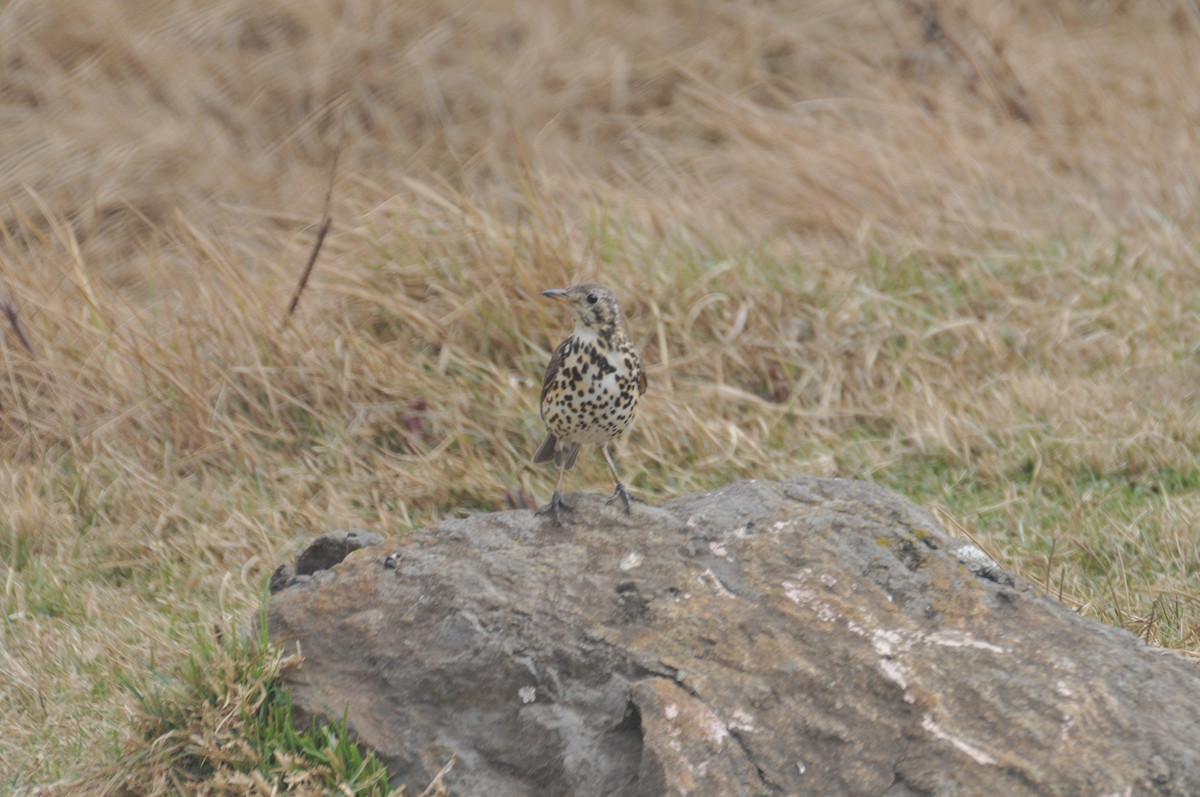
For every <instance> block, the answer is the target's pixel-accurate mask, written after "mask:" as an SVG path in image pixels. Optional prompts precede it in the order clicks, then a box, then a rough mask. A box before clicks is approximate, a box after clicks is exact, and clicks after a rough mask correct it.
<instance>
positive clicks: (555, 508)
mask: <svg viewBox="0 0 1200 797" xmlns="http://www.w3.org/2000/svg"><path fill="white" fill-rule="evenodd" d="M574 511H575V507H573V506H571V505H570V504H568V503H567V502H566V501H564V500H563V494H562V492H561V491H559V490H555V491H554V497H553V498H551V499H550V503H548V504H546V505H545V506H544V507H542V508H541V509H539V510H538V511H537V512H535V513H534V514H536V515H537V516H538V517H546V516H547V515H549V516H550V517H551V518H552V519H553V520H554V525H556V526H561V525H562V513H563V512H574Z"/></svg>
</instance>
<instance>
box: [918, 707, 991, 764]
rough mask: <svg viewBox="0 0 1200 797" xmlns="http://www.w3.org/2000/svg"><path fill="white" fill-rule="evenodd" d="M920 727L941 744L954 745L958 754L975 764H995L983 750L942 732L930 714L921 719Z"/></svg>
mask: <svg viewBox="0 0 1200 797" xmlns="http://www.w3.org/2000/svg"><path fill="white" fill-rule="evenodd" d="M921 727H922V728H924V729H925V730H927V731H929V733H931V734H933V737H934V738H935V739H941V740H942V741H943V742H949V743H950V744H952V745H954V746H955V747H956V748H957V749H958V750H959V752H962V753H965V754H966V755H967V756H969V757H970V758H971V760H972V761H974V762H975V763H976V764H984V765H987V764H994V763H996V759H995V758H992V756H990V755H988V754H987V753H985V752H984V751H983V750H980V749H979V748H978V747H976V746H975V745H973V744H970V743H968V742H964V741H963V740H962V739H959V738H958V737H957V736H955V735H953V734H951V733H947V732H946V731H945V730H943V729H942V727H941V726H940V725H938V724H937V723H936V722H934V720H933V715H932V714H926V715H925V716H924V717H922V718H921Z"/></svg>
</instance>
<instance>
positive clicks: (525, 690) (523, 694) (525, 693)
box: [517, 686, 537, 703]
mask: <svg viewBox="0 0 1200 797" xmlns="http://www.w3.org/2000/svg"><path fill="white" fill-rule="evenodd" d="M517 694H518V695H519V696H520V698H521V702H522V703H532V702H533V701H535V700H537V687H534V686H522V687H521V688H520V689H518V690H517Z"/></svg>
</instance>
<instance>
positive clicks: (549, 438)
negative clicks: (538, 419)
mask: <svg viewBox="0 0 1200 797" xmlns="http://www.w3.org/2000/svg"><path fill="white" fill-rule="evenodd" d="M557 442H558V441H557V440H555V439H554V433H553V432H547V433H546V439H545V440H543V441H542V444H541V445H540V446H539V447H538V450H537V453H536V454H534V455H533V464H534V465H540V464H541V463H543V462H549V461H550V460H552V459H554V445H555V443H557Z"/></svg>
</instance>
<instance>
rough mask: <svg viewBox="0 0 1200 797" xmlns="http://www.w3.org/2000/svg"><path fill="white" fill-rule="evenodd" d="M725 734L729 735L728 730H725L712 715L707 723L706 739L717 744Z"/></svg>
mask: <svg viewBox="0 0 1200 797" xmlns="http://www.w3.org/2000/svg"><path fill="white" fill-rule="evenodd" d="M727 736H729V731H727V730H725V725H724V724H723V723H722V722H721V721H720V720H719V719H717V718H716V717H713V718H712V720H710V721H709V723H708V740H709V741H710V742H712V743H713V744H717V745H719V744H720V743H721V742H722V741H723V740H724V739H725V738H726V737H727Z"/></svg>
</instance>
